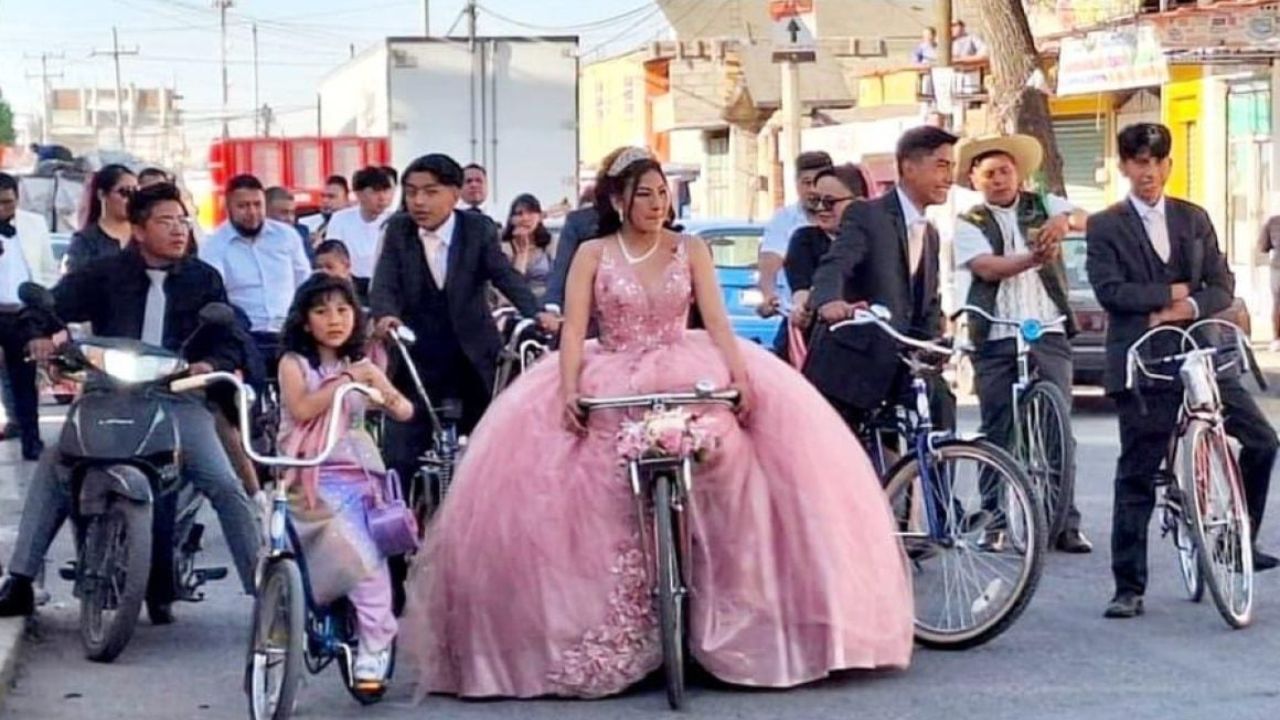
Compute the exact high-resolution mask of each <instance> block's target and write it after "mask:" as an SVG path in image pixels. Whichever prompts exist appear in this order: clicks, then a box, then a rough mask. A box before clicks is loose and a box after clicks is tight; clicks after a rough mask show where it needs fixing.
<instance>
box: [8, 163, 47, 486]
mask: <svg viewBox="0 0 1280 720" xmlns="http://www.w3.org/2000/svg"><path fill="white" fill-rule="evenodd" d="M52 266H53V255H52V249H51V248H50V244H49V233H48V231H47V230H45V229H44V222H43V220H42V219H41V218H40V216H38V215H33V214H32V213H27V212H21V211H19V210H18V181H17V179H16V178H14V177H13V176H12V175H8V174H6V173H0V347H2V348H3V350H4V361H5V371H6V373H7V379H8V382H9V386H10V388H11V390H12V396H13V410H14V413H13V417H11V418H10V421H11V422H16V423H17V425H18V428H17V429H18V433H19V434H20V435H21V437H22V457H23V458H24V459H26V460H30V461H34V460H38V459H39V458H40V453H41V451H42V450H43V449H44V444H43V443H42V442H41V441H40V418H39V395H38V394H37V392H36V369H35V365H33V364H31V363H29V362H27V361H26V357H27V356H26V349H25V346H26V342H27V339H28V338H27V333H26V328H25V324H24V323H23V322H22V321H21V319H20V318H19V315H18V312H19V310H21V308H22V306H21V303H20V302H19V300H18V287H19V286H20V285H22V283H24V282H28V281H32V280H35V281H40V280H42V279H45V278H44V277H42V275H43V274H46V273H48V272H49V270H50V268H52Z"/></svg>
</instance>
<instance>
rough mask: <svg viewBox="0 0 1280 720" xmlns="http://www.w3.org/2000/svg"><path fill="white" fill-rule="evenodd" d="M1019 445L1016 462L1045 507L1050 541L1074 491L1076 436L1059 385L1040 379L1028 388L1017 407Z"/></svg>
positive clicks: (1059, 528)
mask: <svg viewBox="0 0 1280 720" xmlns="http://www.w3.org/2000/svg"><path fill="white" fill-rule="evenodd" d="M1017 422H1018V423H1020V426H1021V428H1022V443H1021V445H1020V447H1019V448H1018V460H1020V461H1021V462H1022V468H1023V469H1024V470H1025V471H1026V473H1027V477H1028V479H1030V480H1031V486H1032V488H1034V489H1035V491H1036V497H1037V498H1038V499H1039V501H1040V504H1041V505H1042V506H1043V507H1044V517H1045V522H1046V523H1048V527H1049V539H1050V540H1053V539H1055V538H1057V537H1058V536H1059V535H1061V534H1062V531H1063V529H1064V528H1065V527H1066V524H1067V515H1068V513H1069V512H1070V510H1071V500H1072V497H1073V495H1074V491H1075V483H1076V477H1075V475H1076V473H1075V437H1074V436H1073V435H1072V433H1071V403H1070V401H1069V400H1068V399H1067V398H1066V397H1065V396H1064V395H1063V394H1062V391H1061V390H1059V389H1058V386H1056V385H1053V384H1052V383H1049V382H1045V381H1043V380H1040V381H1037V382H1035V383H1034V384H1032V385H1031V387H1030V389H1028V390H1027V392H1026V393H1025V394H1024V395H1023V396H1022V398H1021V402H1020V403H1019V405H1018V419H1017Z"/></svg>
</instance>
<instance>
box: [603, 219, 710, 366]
mask: <svg viewBox="0 0 1280 720" xmlns="http://www.w3.org/2000/svg"><path fill="white" fill-rule="evenodd" d="M618 242H619V241H618V239H617V237H613V238H608V239H606V240H605V242H604V250H603V254H602V255H601V257H600V267H599V269H598V270H597V271H596V280H595V313H596V321H597V323H598V325H599V327H600V346H601V347H603V348H604V349H606V350H609V351H612V352H626V351H630V350H642V351H643V350H653V349H655V348H659V347H662V346H664V345H670V344H671V343H674V342H676V341H677V340H679V339H680V338H681V337H682V336H683V335H684V331H685V327H686V326H687V325H688V317H689V306H690V303H691V301H692V297H693V278H692V276H691V274H690V271H689V255H688V246H687V244H686V243H685V242H684V240H680V241H679V242H677V243H676V246H675V250H674V252H673V253H672V255H671V259H670V261H669V262H668V263H667V265H666V266H665V267H664V268H663V270H662V272H661V273H660V274H659V276H658V279H657V281H656V283H655V284H654V287H646V286H645V283H644V280H643V279H642V278H641V277H640V274H639V273H638V272H637V270H636V266H634V265H632V264H631V263H629V262H627V259H626V258H625V257H623V255H622V251H621V249H620V248H619V246H618ZM659 252H662V251H661V250H659Z"/></svg>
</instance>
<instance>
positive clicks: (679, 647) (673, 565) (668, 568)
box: [653, 477, 684, 710]
mask: <svg viewBox="0 0 1280 720" xmlns="http://www.w3.org/2000/svg"><path fill="white" fill-rule="evenodd" d="M675 481H676V479H675V478H673V477H658V478H655V481H654V484H653V492H654V495H653V514H654V526H655V533H654V541H655V542H656V543H657V546H658V547H657V553H656V556H657V560H658V573H657V577H658V626H659V632H660V633H661V635H662V669H663V672H665V673H666V676H667V703H668V704H669V705H671V709H672V710H679V709H680V707H681V706H683V705H684V607H683V605H682V602H683V600H684V583H683V581H682V579H681V575H680V558H679V556H678V555H677V551H676V547H677V546H676V541H677V538H676V523H675V515H676V512H677V511H676V508H675V505H674V497H673V494H672V485H673V484H674V483H675Z"/></svg>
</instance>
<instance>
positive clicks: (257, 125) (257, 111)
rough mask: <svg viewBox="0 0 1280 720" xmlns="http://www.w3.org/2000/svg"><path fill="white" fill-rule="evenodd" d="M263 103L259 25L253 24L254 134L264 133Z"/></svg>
mask: <svg viewBox="0 0 1280 720" xmlns="http://www.w3.org/2000/svg"><path fill="white" fill-rule="evenodd" d="M261 108H262V103H260V102H258V23H254V24H253V109H254V113H253V134H254V136H255V137H257V136H258V135H260V134H261V131H262V127H261V126H262V123H261V121H262V110H261Z"/></svg>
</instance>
